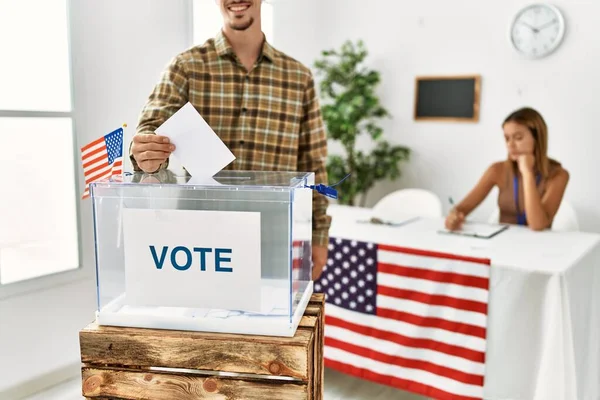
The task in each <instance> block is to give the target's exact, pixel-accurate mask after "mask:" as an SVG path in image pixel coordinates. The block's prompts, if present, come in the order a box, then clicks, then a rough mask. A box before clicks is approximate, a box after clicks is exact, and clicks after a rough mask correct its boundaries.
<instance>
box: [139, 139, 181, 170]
mask: <svg viewBox="0 0 600 400" xmlns="http://www.w3.org/2000/svg"><path fill="white" fill-rule="evenodd" d="M173 150H175V146H174V145H173V144H171V143H169V138H168V137H166V136H159V135H153V134H140V135H135V136H134V137H133V144H132V145H131V153H132V155H133V158H134V159H135V161H136V162H137V164H138V166H139V167H140V168H141V169H142V171H144V172H147V173H152V172H156V171H157V170H158V169H159V168H160V165H161V164H163V163H164V162H165V161H167V158H169V156H170V155H171V152H172V151H173Z"/></svg>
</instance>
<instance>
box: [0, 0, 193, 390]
mask: <svg viewBox="0 0 600 400" xmlns="http://www.w3.org/2000/svg"><path fill="white" fill-rule="evenodd" d="M71 4H72V9H71V24H72V52H73V59H74V63H73V74H74V88H75V90H74V103H75V119H76V123H75V130H76V132H77V139H78V141H79V145H80V146H82V145H84V144H86V143H88V142H90V141H91V140H93V139H96V138H98V137H100V136H101V135H103V134H105V133H108V132H110V131H111V130H113V129H116V128H118V127H119V126H120V125H121V124H123V123H127V124H128V126H129V130H128V132H127V138H126V140H127V143H128V141H129V140H130V138H131V135H132V134H133V130H134V128H135V125H136V123H137V117H138V113H139V111H140V109H141V107H142V105H143V103H144V101H145V100H146V97H147V96H148V94H149V93H150V90H151V89H152V86H153V84H154V83H155V82H156V81H157V79H158V78H159V74H160V72H161V71H162V69H163V68H164V67H165V66H166V64H167V62H168V61H169V60H170V58H171V57H173V56H174V55H175V54H176V53H177V52H179V51H182V50H184V49H185V48H186V47H187V46H188V45H189V44H190V43H191V26H190V25H189V23H188V22H189V18H188V17H189V13H190V10H191V8H190V2H189V1H188V0H127V1H122V0H103V1H99V2H92V1H79V0H74V1H71ZM83 181H84V180H83V175H82V173H81V171H80V182H81V184H82V185H83ZM81 208H82V211H81V220H82V226H81V228H82V236H83V238H82V240H83V244H84V248H83V258H84V268H85V269H87V271H88V272H89V273H88V274H87V276H88V277H87V278H86V279H83V280H81V281H78V282H75V283H71V284H68V285H64V286H61V287H56V288H52V289H49V290H45V291H40V292H38V293H33V294H27V295H23V296H18V297H13V298H9V299H5V300H1V301H0V316H1V326H0V397H2V392H3V391H4V390H6V389H7V388H11V387H15V386H19V385H23V383H24V382H27V381H29V380H32V379H35V378H36V377H37V376H41V375H45V374H48V373H52V372H53V371H56V370H58V369H61V368H64V367H68V366H70V365H73V364H74V363H78V362H79V338H78V331H79V329H81V328H83V327H84V326H85V325H87V324H88V323H89V322H90V321H92V320H93V319H94V310H95V306H96V303H95V289H96V288H95V279H94V273H93V269H94V253H93V247H92V246H93V236H92V220H91V204H90V201H89V200H87V201H83V202H82V207H81Z"/></svg>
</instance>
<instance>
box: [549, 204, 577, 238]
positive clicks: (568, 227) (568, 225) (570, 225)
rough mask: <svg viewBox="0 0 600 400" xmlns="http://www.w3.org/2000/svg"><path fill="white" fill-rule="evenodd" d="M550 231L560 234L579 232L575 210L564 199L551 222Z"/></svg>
mask: <svg viewBox="0 0 600 400" xmlns="http://www.w3.org/2000/svg"><path fill="white" fill-rule="evenodd" d="M552 230H553V231H562V232H568V231H578V230H579V221H578V219H577V213H576V212H575V208H573V206H572V205H571V203H569V202H568V201H566V200H564V199H563V201H562V202H561V203H560V207H558V211H557V212H556V215H555V216H554V221H552Z"/></svg>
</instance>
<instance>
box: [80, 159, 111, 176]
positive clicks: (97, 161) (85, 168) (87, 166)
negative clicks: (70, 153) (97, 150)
mask: <svg viewBox="0 0 600 400" xmlns="http://www.w3.org/2000/svg"><path fill="white" fill-rule="evenodd" d="M99 165H108V161H107V160H106V157H102V155H100V156H98V157H95V158H92V159H90V160H89V161H87V162H86V163H85V164H83V171H84V172H86V173H87V172H89V171H90V170H92V169H94V168H96V167H97V166H99Z"/></svg>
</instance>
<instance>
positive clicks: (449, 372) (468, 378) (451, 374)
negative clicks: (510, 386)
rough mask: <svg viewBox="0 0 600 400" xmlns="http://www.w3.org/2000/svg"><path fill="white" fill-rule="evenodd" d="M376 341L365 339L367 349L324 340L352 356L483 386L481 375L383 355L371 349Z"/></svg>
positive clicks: (345, 342) (421, 361)
mask: <svg viewBox="0 0 600 400" xmlns="http://www.w3.org/2000/svg"><path fill="white" fill-rule="evenodd" d="M375 340H376V339H373V338H370V339H369V338H365V339H363V341H362V343H363V344H366V343H368V345H369V348H367V347H365V346H361V345H357V344H354V343H351V342H350V341H348V340H346V341H344V340H337V339H335V338H332V337H330V336H328V337H326V338H325V346H328V347H332V348H336V349H340V350H344V351H347V352H349V353H352V354H356V355H359V356H362V357H365V358H369V359H371V360H375V361H379V362H382V363H385V364H389V365H395V366H398V367H403V368H408V369H418V370H421V371H427V372H430V373H432V374H435V375H437V376H443V377H446V378H448V379H452V380H455V381H458V382H462V383H466V384H469V385H483V375H475V374H468V373H465V372H462V371H459V370H457V369H454V368H449V367H444V366H442V365H438V364H435V363H433V362H432V361H426V360H414V359H409V358H404V357H399V356H397V355H390V354H385V353H383V352H381V351H377V350H374V349H373V342H374V341H375Z"/></svg>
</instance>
